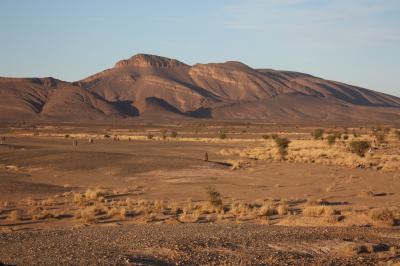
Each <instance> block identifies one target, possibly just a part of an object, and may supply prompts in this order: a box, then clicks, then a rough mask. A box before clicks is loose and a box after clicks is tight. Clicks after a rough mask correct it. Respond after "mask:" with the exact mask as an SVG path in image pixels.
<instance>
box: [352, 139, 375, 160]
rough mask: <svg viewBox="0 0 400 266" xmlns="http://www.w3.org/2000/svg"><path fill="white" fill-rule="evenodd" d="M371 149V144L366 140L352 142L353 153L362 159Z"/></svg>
mask: <svg viewBox="0 0 400 266" xmlns="http://www.w3.org/2000/svg"><path fill="white" fill-rule="evenodd" d="M370 147H371V144H370V143H369V142H368V141H365V140H354V141H352V142H350V148H351V151H352V152H353V153H356V154H357V155H358V156H360V157H364V155H365V153H366V152H367V151H368V149H369V148H370Z"/></svg>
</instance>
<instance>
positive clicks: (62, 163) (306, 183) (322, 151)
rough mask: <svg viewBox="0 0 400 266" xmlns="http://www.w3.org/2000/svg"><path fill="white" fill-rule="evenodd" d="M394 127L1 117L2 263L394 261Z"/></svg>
mask: <svg viewBox="0 0 400 266" xmlns="http://www.w3.org/2000/svg"><path fill="white" fill-rule="evenodd" d="M398 130H399V129H396V128H395V127H393V126H391V127H389V126H385V127H380V128H378V127H377V126H376V127H375V128H372V126H371V127H365V126H362V125H361V126H353V127H343V126H334V127H326V128H323V132H322V130H318V129H317V128H315V127H311V126H299V125H297V126H296V125H286V126H285V125H276V124H261V123H260V124H255V123H246V124H239V123H227V122H226V123H217V122H201V123H199V122H181V123H175V124H173V125H172V124H171V123H166V124H161V123H159V124H151V123H140V122H137V123H135V124H131V125H126V126H120V125H94V124H66V123H64V124H61V123H60V124H56V123H54V124H44V123H37V124H33V123H32V124H4V125H2V127H1V128H0V136H4V137H5V139H3V140H2V144H1V145H0V265H3V264H4V265H29V264H36V265H57V264H58V265H60V264H61V265H62V264H70V265H176V264H177V265H221V264H222V265H305V264H307V265H308V264H314V265H315V264H316V265H396V263H397V264H399V263H400V231H399V225H400V224H399V222H400V205H399V202H400V133H399V132H400V131H398ZM318 132H319V134H318ZM312 134H314V136H312ZM321 134H322V135H321ZM279 139H280V140H282V139H287V140H289V141H290V143H288V145H286V147H282V146H279V145H278V144H277V143H278V142H279V141H278V140H279ZM363 141H365V142H367V143H368V144H369V146H368V147H364V148H359V150H355V149H356V148H355V146H354V145H353V144H354V143H356V144H357V143H361V142H363ZM329 142H330V143H329ZM352 145H353V146H352ZM283 146H285V145H283ZM282 149H283V150H282ZM360 149H361V150H360ZM357 152H358V153H359V154H357ZM206 154H207V155H206ZM206 157H208V158H206ZM2 263H3V264H2Z"/></svg>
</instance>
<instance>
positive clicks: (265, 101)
mask: <svg viewBox="0 0 400 266" xmlns="http://www.w3.org/2000/svg"><path fill="white" fill-rule="evenodd" d="M137 117H140V118H142V119H149V120H156V119H163V118H174V119H180V118H189V119H190V118H193V119H198V118H208V119H216V120H246V121H247V120H257V121H265V122H312V121H316V122H317V121H326V122H329V121H332V122H341V121H346V122H351V121H354V122H391V123H400V98H398V97H395V96H391V95H387V94H384V93H379V92H375V91H371V90H368V89H364V88H360V87H356V86H351V85H347V84H344V83H341V82H336V81H329V80H324V79H321V78H317V77H314V76H311V75H307V74H303V73H297V72H289V71H277V70H272V69H253V68H250V67H249V66H247V65H245V64H243V63H240V62H225V63H214V64H196V65H193V66H189V65H187V64H185V63H182V62H179V61H177V60H175V59H169V58H165V57H160V56H155V55H146V54H138V55H135V56H133V57H131V58H129V59H127V60H122V61H119V62H117V63H116V65H115V66H114V67H113V68H111V69H107V70H105V71H102V72H100V73H97V74H95V75H92V76H90V77H88V78H85V79H83V80H80V81H77V82H73V83H68V82H64V81H60V80H57V79H53V78H0V119H1V120H55V121H88V120H118V119H131V118H137Z"/></svg>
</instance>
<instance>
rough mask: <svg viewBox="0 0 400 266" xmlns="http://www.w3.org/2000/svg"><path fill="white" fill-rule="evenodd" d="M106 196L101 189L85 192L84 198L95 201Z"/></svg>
mask: <svg viewBox="0 0 400 266" xmlns="http://www.w3.org/2000/svg"><path fill="white" fill-rule="evenodd" d="M106 195H107V193H106V191H105V190H104V189H101V188H95V189H88V190H86V192H85V198H86V199H87V200H97V199H99V198H100V197H104V196H106Z"/></svg>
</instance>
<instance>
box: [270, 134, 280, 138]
mask: <svg viewBox="0 0 400 266" xmlns="http://www.w3.org/2000/svg"><path fill="white" fill-rule="evenodd" d="M278 137H279V136H278V134H275V133H274V134H271V138H272V139H277V138H278Z"/></svg>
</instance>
